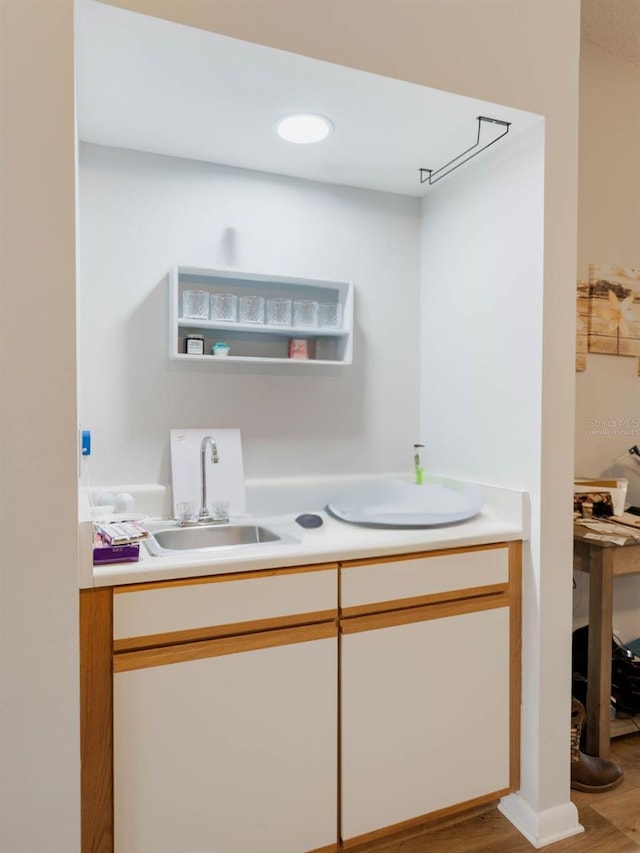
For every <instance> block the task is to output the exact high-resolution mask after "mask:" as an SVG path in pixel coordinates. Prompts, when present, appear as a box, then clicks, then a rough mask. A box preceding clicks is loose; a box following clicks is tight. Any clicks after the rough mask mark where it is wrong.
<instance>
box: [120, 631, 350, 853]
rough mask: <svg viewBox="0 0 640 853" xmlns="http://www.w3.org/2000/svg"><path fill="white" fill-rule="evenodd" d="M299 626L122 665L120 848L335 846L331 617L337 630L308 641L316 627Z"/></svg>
mask: <svg viewBox="0 0 640 853" xmlns="http://www.w3.org/2000/svg"><path fill="white" fill-rule="evenodd" d="M290 630H295V631H296V632H297V634H296V639H295V640H291V637H289V639H288V640H287V644H285V645H273V646H271V647H265V646H262V647H261V643H262V642H264V637H265V636H266V634H271V635H277V634H280V635H283V637H284V634H285V632H282V631H273V632H266V634H263V635H259V634H256V635H251V636H245V637H241V638H231V639H232V642H230V641H229V640H228V639H221V640H214V641H212V642H210V643H209V644H206V645H207V648H208V654H210V656H205V657H197V658H195V659H191V660H189V659H185V656H184V654H182V656H181V657H180V660H179V662H174V663H168V664H165V665H160V666H156V665H150V666H146V665H144V664H142V667H143V668H137V669H131V670H128V671H122V672H118V671H116V674H115V685H114V751H115V762H114V774H115V776H114V783H115V784H114V790H115V850H116V853H258V851H259V853H302V851H309V850H317V849H318V848H322V847H328V846H329V845H334V844H335V840H336V824H337V755H336V742H337V715H336V705H337V639H336V636H335V632H336V629H335V625H328V626H327V625H325V626H323V630H324V632H325V633H329V632H331V631H332V632H333V634H334V636H325V637H324V638H320V639H306V638H307V637H314V636H317V633H318V626H306V627H301V628H296V629H290ZM261 637H262V639H261ZM271 639H272V640H273V641H274V642H277V637H272V638H271ZM234 644H235V645H234ZM190 645H192V646H198V645H201V644H198V643H193V644H190ZM176 649H179V647H176ZM140 654H141V655H143V654H144V653H140ZM167 654H169V655H170V651H169V650H167ZM143 659H144V658H141V660H143ZM332 849H333V848H332Z"/></svg>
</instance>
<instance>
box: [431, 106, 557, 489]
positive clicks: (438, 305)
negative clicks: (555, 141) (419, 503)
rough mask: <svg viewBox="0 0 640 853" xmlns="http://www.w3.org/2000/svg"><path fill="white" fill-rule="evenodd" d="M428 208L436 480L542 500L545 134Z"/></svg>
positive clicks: (492, 155) (517, 145) (447, 189)
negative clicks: (458, 480) (442, 476)
mask: <svg viewBox="0 0 640 853" xmlns="http://www.w3.org/2000/svg"><path fill="white" fill-rule="evenodd" d="M482 156H483V157H484V159H481V158H480V157H479V158H478V159H477V160H476V161H475V163H474V166H473V168H472V169H471V170H470V171H468V172H458V173H457V174H456V175H455V176H451V177H450V178H449V179H448V180H447V183H445V182H444V181H443V182H442V183H440V184H439V185H438V186H437V187H435V189H434V190H433V191H431V192H430V193H429V195H427V196H426V197H425V199H424V202H423V211H422V241H421V283H422V306H421V328H422V354H421V370H422V398H421V435H422V437H423V439H424V440H425V443H426V445H427V446H426V449H425V452H424V455H425V458H426V461H427V468H428V469H431V470H433V469H435V470H436V471H437V472H439V473H445V472H446V473H448V474H451V475H452V476H459V477H467V478H470V479H473V480H476V481H478V482H486V483H493V484H495V485H498V486H504V487H507V488H517V489H524V490H526V491H528V492H536V493H539V491H540V459H541V407H542V380H541V370H542V368H541V365H542V257H543V225H544V222H543V216H544V185H543V181H544V129H543V122H542V120H540V125H539V127H537V128H535V129H534V130H532V131H529V132H527V133H525V134H522V135H521V136H519V137H517V138H516V139H514V140H513V142H511V141H510V140H509V139H508V138H507V139H505V140H503V141H501V142H499V143H497V144H496V147H495V148H494V149H493V150H492V152H487V153H486V154H484V155H482Z"/></svg>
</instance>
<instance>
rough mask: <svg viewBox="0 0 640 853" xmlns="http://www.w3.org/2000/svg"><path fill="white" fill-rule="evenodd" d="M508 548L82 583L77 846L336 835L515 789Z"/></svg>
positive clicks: (265, 847)
mask: <svg viewBox="0 0 640 853" xmlns="http://www.w3.org/2000/svg"><path fill="white" fill-rule="evenodd" d="M520 566H521V545H520V543H517V542H512V543H499V544H496V545H486V546H478V547H476V548H463V549H450V550H444V551H438V552H428V553H423V554H407V555H397V556H394V557H390V558H381V559H361V560H351V561H345V562H344V563H340V564H336V563H333V564H332V563H326V564H318V565H316V566H304V567H290V568H283V569H276V570H271V569H270V570H265V571H264V572H260V571H257V572H250V573H244V574H237V575H234V574H227V575H219V576H210V577H203V578H193V579H187V580H182V581H179V580H176V581H168V582H159V583H148V584H132V585H131V586H122V587H116V588H114V589H113V590H105V589H97V590H84V591H83V593H84V595H83V597H82V603H81V619H82V625H83V634H82V636H83V641H82V643H81V658H82V667H81V671H82V675H81V684H82V691H83V692H82V702H81V708H82V714H83V721H84V722H83V740H82V743H83V746H82V748H83V761H82V779H83V850H87V851H90V850H98V849H100V850H104V851H105V853H107V851H111V853H113V851H114V850H115V853H335V851H337V850H339V849H342V847H343V844H342V842H344V846H349V845H354V844H358V843H360V842H366V841H367V840H369V839H373V838H377V837H381V836H383V835H385V834H390V833H393V832H394V831H397V830H399V829H405V828H407V827H408V826H412V825H420V824H423V823H425V822H426V821H428V820H430V819H434V818H437V817H440V816H442V815H443V814H453V813H456V812H461V811H464V810H465V809H467V808H471V807H475V806H479V805H481V804H483V803H488V802H490V801H493V800H495V799H497V798H498V797H500V796H502V795H503V794H505V793H507V792H508V791H514V790H517V788H518V773H519V753H520V746H519V725H520V642H521V640H520V634H521V628H520V618H521V602H520V597H521V580H520ZM338 601H340V607H339V608H338ZM338 630H339V631H340V635H338ZM112 720H113V733H112V731H111V722H112ZM112 734H113V748H112ZM112 756H113V760H112ZM112 773H113V776H112ZM105 839H106V840H105ZM112 839H115V846H114V847H112V846H111V841H112Z"/></svg>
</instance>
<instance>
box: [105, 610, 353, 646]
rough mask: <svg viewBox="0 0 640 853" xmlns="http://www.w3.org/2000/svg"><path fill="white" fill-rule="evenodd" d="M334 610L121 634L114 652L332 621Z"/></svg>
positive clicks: (115, 643)
mask: <svg viewBox="0 0 640 853" xmlns="http://www.w3.org/2000/svg"><path fill="white" fill-rule="evenodd" d="M337 618H338V611H337V610H316V611H315V612H312V613H299V614H296V615H293V616H289V615H288V616H272V617H270V618H269V619H252V620H251V621H248V622H232V623H230V624H228V625H210V626H208V627H204V628H188V629H186V630H183V631H167V632H165V633H162V634H146V635H144V636H142V637H123V638H120V639H118V640H114V641H113V650H114V652H115V653H116V654H120V653H122V652H133V651H140V650H142V649H151V648H154V647H157V646H176V645H179V644H180V643H194V642H201V641H202V640H215V639H219V638H221V637H234V636H237V635H239V634H254V633H259V632H260V631H273V630H277V629H280V628H297V627H300V626H303V625H313V624H316V623H318V622H335V621H336V620H337Z"/></svg>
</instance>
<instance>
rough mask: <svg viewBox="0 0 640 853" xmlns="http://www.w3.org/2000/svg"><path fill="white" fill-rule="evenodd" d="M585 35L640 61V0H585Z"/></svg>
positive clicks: (582, 18)
mask: <svg viewBox="0 0 640 853" xmlns="http://www.w3.org/2000/svg"><path fill="white" fill-rule="evenodd" d="M581 22H582V38H584V39H586V41H590V42H592V43H593V44H597V45H599V46H600V47H601V48H603V49H604V50H606V51H608V52H609V53H611V54H613V55H614V56H618V57H619V58H621V59H627V60H629V61H630V62H634V63H636V64H638V65H640V0H582V15H581Z"/></svg>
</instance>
